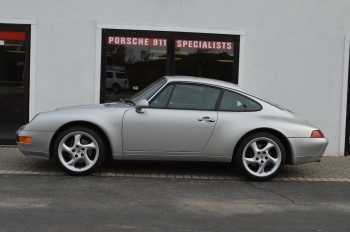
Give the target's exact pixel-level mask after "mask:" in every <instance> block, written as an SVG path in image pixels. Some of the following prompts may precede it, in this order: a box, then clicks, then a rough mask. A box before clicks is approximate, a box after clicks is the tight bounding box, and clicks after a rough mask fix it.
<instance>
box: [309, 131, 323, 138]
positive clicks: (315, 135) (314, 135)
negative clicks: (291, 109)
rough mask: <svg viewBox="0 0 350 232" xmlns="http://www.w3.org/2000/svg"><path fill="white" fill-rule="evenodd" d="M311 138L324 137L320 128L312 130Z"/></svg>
mask: <svg viewBox="0 0 350 232" xmlns="http://www.w3.org/2000/svg"><path fill="white" fill-rule="evenodd" d="M311 138H324V134H323V133H322V131H320V130H314V131H313V132H312V133H311Z"/></svg>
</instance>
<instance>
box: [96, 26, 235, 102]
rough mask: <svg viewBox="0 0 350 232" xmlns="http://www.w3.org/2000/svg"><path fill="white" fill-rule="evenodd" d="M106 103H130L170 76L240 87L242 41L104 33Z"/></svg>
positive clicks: (156, 33)
mask: <svg viewBox="0 0 350 232" xmlns="http://www.w3.org/2000/svg"><path fill="white" fill-rule="evenodd" d="M102 39H103V41H104V42H103V45H102V47H103V50H102V51H103V52H102V60H101V62H102V69H101V90H100V101H101V103H104V102H115V101H118V100H119V99H125V98H130V97H131V96H132V95H134V94H136V93H137V92H138V91H141V90H142V89H144V88H145V87H146V86H148V85H149V84H151V83H152V82H154V81H155V80H157V79H159V78H161V77H162V76H165V75H183V76H197V77H207V78H213V79H219V80H224V81H228V82H233V83H235V84H237V82H238V62H239V36H236V35H217V34H200V33H182V32H164V31H141V30H140V31H138V30H112V29H111V30H104V31H103V38H102Z"/></svg>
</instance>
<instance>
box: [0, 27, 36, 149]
mask: <svg viewBox="0 0 350 232" xmlns="http://www.w3.org/2000/svg"><path fill="white" fill-rule="evenodd" d="M29 37H30V28H29V26H28V27H25V26H15V25H4V24H0V145H11V144H16V142H15V132H16V131H17V129H18V128H19V127H20V126H22V125H23V124H25V123H27V122H28V113H29V112H28V105H29V104H28V99H29V97H28V96H29Z"/></svg>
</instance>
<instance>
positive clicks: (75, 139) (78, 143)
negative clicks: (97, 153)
mask: <svg viewBox="0 0 350 232" xmlns="http://www.w3.org/2000/svg"><path fill="white" fill-rule="evenodd" d="M80 139H81V134H76V135H74V145H75V146H76V145H81V144H80Z"/></svg>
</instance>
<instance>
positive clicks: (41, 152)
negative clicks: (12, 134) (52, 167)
mask: <svg viewBox="0 0 350 232" xmlns="http://www.w3.org/2000/svg"><path fill="white" fill-rule="evenodd" d="M53 135H54V132H38V131H25V130H21V128H20V129H19V130H18V131H17V132H16V142H17V145H18V149H19V150H20V151H21V152H22V153H23V154H24V155H26V156H30V157H36V158H42V159H50V141H51V139H52V137H53ZM18 136H30V137H32V138H33V142H31V143H21V142H19V141H18Z"/></svg>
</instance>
